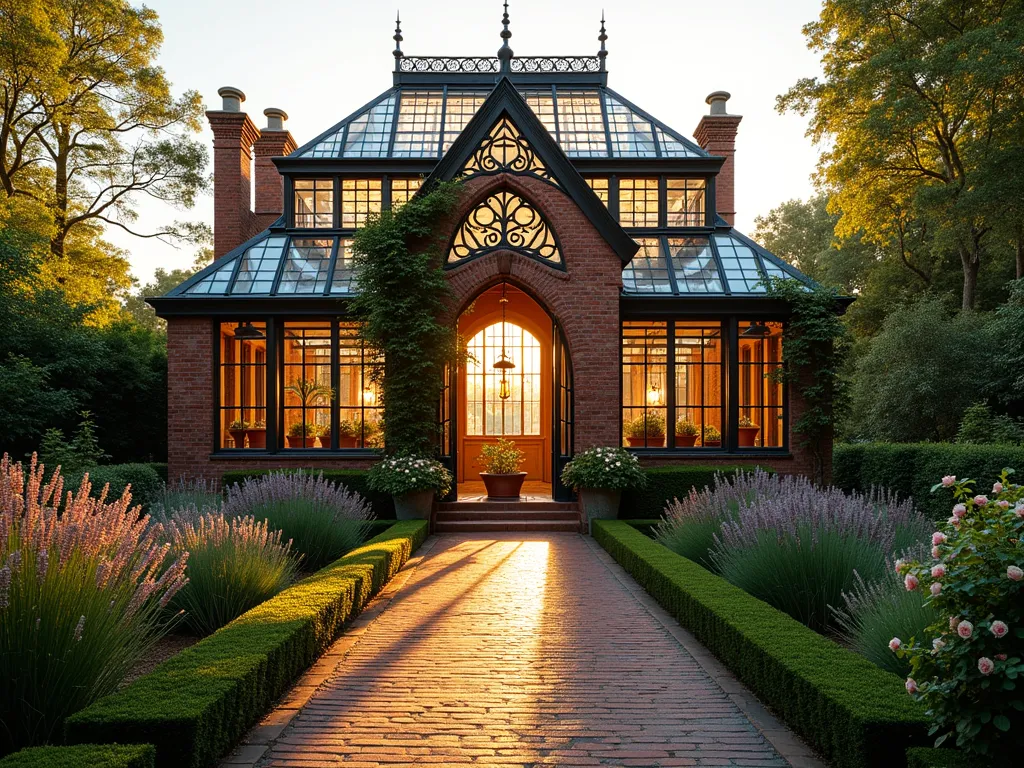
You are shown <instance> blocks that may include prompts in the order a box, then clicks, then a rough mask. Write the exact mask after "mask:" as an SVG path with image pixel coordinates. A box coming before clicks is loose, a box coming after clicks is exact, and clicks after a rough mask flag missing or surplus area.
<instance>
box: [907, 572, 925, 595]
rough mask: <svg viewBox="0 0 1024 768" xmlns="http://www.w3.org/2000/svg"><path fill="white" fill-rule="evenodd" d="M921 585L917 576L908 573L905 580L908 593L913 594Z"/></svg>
mask: <svg viewBox="0 0 1024 768" xmlns="http://www.w3.org/2000/svg"><path fill="white" fill-rule="evenodd" d="M920 583H921V582H919V581H918V580H917V576H915V575H914V574H912V573H908V574H907V575H906V577H904V579H903V586H905V587H906V588H907V592H913V591H914V590H915V589H917V585H918V584H920Z"/></svg>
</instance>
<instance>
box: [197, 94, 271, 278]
mask: <svg viewBox="0 0 1024 768" xmlns="http://www.w3.org/2000/svg"><path fill="white" fill-rule="evenodd" d="M206 118H207V119H208V120H209V121H210V128H211V129H212V130H213V222H214V225H213V256H214V258H217V257H219V256H223V255H224V254H225V253H227V252H228V251H230V250H231V249H232V248H234V247H236V246H238V245H241V244H242V243H244V242H245V241H246V240H248V239H249V238H250V237H254V236H255V235H258V234H259V233H260V232H261V231H262V229H263V227H262V226H261V225H260V224H259V223H258V222H257V219H256V214H255V213H253V211H252V189H251V188H252V146H253V144H254V143H255V142H256V139H258V138H259V135H260V134H259V131H258V130H257V129H256V126H255V125H254V124H253V122H252V120H250V119H249V116H248V115H247V114H245V113H244V112H222V111H219V110H211V111H210V112H207V113H206Z"/></svg>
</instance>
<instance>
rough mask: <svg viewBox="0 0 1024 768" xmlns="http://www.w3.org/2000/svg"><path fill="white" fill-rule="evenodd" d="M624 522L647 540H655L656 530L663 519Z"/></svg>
mask: <svg viewBox="0 0 1024 768" xmlns="http://www.w3.org/2000/svg"><path fill="white" fill-rule="evenodd" d="M623 522H624V523H625V524H626V525H628V526H630V527H632V528H636V529H637V530H638V531H640V533H642V534H643V535H644V536H646V537H647V538H654V533H655V530H656V529H657V527H658V525H659V523H661V518H657V519H655V518H653V517H652V518H650V519H643V520H623Z"/></svg>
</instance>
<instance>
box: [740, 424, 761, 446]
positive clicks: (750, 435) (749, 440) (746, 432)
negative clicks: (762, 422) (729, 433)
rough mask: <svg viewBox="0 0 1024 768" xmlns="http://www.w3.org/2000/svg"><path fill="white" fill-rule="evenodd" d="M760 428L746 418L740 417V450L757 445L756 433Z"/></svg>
mask: <svg viewBox="0 0 1024 768" xmlns="http://www.w3.org/2000/svg"><path fill="white" fill-rule="evenodd" d="M760 431H761V427H760V426H758V425H757V424H755V423H754V422H753V421H751V420H750V418H749V417H747V416H740V423H739V445H740V448H753V447H754V446H755V445H757V433H758V432H760Z"/></svg>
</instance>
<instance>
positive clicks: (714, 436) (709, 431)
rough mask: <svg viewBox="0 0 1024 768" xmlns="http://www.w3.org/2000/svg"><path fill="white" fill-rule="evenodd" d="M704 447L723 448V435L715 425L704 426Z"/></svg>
mask: <svg viewBox="0 0 1024 768" xmlns="http://www.w3.org/2000/svg"><path fill="white" fill-rule="evenodd" d="M704 446H705V447H707V448H721V447H722V433H721V432H719V431H718V427H716V426H715V425H714V424H705V425H704Z"/></svg>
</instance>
